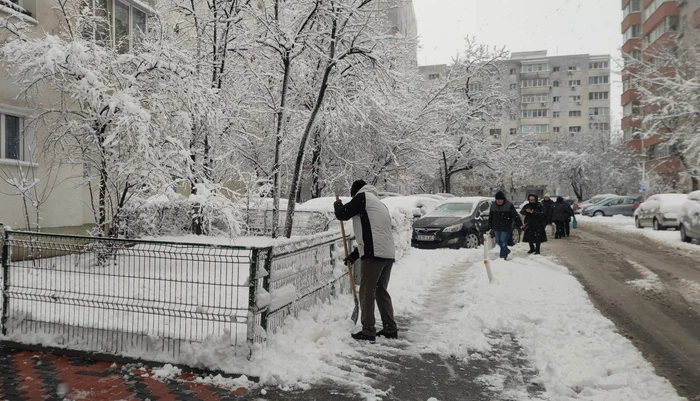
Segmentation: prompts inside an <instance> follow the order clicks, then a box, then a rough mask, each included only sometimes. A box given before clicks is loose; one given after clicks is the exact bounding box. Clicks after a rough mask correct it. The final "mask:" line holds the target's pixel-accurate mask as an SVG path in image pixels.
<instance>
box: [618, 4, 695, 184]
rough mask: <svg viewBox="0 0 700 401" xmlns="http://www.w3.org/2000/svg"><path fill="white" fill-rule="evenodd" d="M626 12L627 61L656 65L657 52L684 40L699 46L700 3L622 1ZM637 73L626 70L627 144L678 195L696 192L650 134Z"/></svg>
mask: <svg viewBox="0 0 700 401" xmlns="http://www.w3.org/2000/svg"><path fill="white" fill-rule="evenodd" d="M622 10H623V20H622V26H621V31H622V35H623V42H624V43H623V46H622V53H623V57H625V58H626V60H631V59H636V60H643V61H645V62H647V63H653V62H654V56H653V54H654V52H655V51H658V50H660V49H663V48H668V47H671V48H673V47H675V46H677V45H678V44H679V41H678V40H679V39H680V38H683V41H684V42H685V43H684V44H685V45H697V44H699V43H698V41H697V33H695V30H696V29H697V28H699V27H700V0H622ZM659 68H662V66H659ZM635 72H636V70H635V67H634V66H631V65H629V63H627V65H625V68H624V69H623V71H622V83H623V93H622V98H621V103H622V106H623V118H622V131H623V138H624V141H625V142H626V143H627V145H628V146H630V147H631V148H633V149H635V150H637V151H638V152H640V158H641V160H642V166H643V167H642V168H643V170H644V172H645V173H650V172H654V173H656V174H659V175H660V176H662V177H664V180H665V181H667V184H668V185H670V186H672V187H673V188H674V189H676V190H679V191H687V190H690V189H691V187H692V181H691V179H690V176H689V175H688V174H686V173H685V171H684V168H683V166H682V163H681V161H680V158H679V157H678V156H677V155H674V152H673V150H672V149H671V147H670V146H668V145H667V144H665V143H664V142H663V139H662V138H660V137H659V136H655V135H653V134H651V133H649V132H645V131H647V127H645V126H644V124H643V114H644V110H643V108H642V107H641V106H640V93H639V91H638V87H639V85H644V83H643V82H638V80H637V79H635V78H634V77H633V74H634V73H635ZM643 180H644V178H643Z"/></svg>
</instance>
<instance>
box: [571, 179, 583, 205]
mask: <svg viewBox="0 0 700 401" xmlns="http://www.w3.org/2000/svg"><path fill="white" fill-rule="evenodd" d="M571 188H572V189H573V190H574V195H576V199H578V201H579V202H583V186H581V185H578V184H576V183H575V182H572V183H571Z"/></svg>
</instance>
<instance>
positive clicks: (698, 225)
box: [678, 191, 700, 242]
mask: <svg viewBox="0 0 700 401" xmlns="http://www.w3.org/2000/svg"><path fill="white" fill-rule="evenodd" d="M678 218H679V220H680V232H681V240H683V242H692V241H693V239H697V240H700V191H695V192H691V193H690V194H689V195H688V200H687V201H685V203H683V205H681V210H680V212H679V213H678Z"/></svg>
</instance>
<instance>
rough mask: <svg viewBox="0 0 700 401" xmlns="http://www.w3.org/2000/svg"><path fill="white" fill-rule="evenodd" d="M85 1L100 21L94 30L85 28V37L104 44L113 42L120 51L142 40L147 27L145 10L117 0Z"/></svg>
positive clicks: (126, 49) (128, 48) (124, 50)
mask: <svg viewBox="0 0 700 401" xmlns="http://www.w3.org/2000/svg"><path fill="white" fill-rule="evenodd" d="M86 3H87V4H88V5H91V6H92V7H93V14H94V15H95V16H96V17H99V18H100V19H101V20H102V22H98V23H97V24H96V26H95V27H94V30H93V29H87V30H85V31H84V32H83V36H84V37H85V38H87V39H95V40H96V41H97V42H98V43H101V44H103V45H104V46H107V45H110V44H113V45H114V46H115V47H116V48H117V50H118V51H119V52H120V53H126V52H128V51H130V50H132V49H133V48H134V47H135V46H137V45H138V44H139V43H140V42H141V41H142V40H143V37H144V35H145V34H146V28H147V26H146V19H147V18H146V17H147V14H146V12H145V11H143V10H141V9H139V8H136V7H134V6H132V5H129V4H127V3H123V2H121V1H119V0H86Z"/></svg>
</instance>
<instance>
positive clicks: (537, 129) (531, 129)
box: [520, 124, 549, 134]
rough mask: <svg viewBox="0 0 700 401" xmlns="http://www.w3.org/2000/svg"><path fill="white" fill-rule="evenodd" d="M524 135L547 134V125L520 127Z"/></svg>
mask: <svg viewBox="0 0 700 401" xmlns="http://www.w3.org/2000/svg"><path fill="white" fill-rule="evenodd" d="M520 131H521V132H522V133H524V134H544V133H547V132H549V124H526V125H521V126H520Z"/></svg>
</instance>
